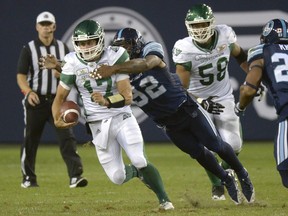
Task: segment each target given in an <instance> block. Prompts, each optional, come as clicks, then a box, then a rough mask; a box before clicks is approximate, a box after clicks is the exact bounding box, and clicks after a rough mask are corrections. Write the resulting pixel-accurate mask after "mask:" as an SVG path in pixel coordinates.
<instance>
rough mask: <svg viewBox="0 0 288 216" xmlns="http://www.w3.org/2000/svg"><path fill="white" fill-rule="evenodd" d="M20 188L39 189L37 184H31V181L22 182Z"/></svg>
mask: <svg viewBox="0 0 288 216" xmlns="http://www.w3.org/2000/svg"><path fill="white" fill-rule="evenodd" d="M21 187H22V188H31V187H39V185H38V184H37V182H32V181H29V180H24V181H23V182H22V183H21Z"/></svg>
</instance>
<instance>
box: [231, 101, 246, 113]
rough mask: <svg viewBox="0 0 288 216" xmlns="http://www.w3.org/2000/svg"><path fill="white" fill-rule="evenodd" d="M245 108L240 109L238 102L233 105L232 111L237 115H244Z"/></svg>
mask: <svg viewBox="0 0 288 216" xmlns="http://www.w3.org/2000/svg"><path fill="white" fill-rule="evenodd" d="M245 110H246V109H241V108H240V107H239V102H238V103H237V104H236V105H235V107H234V112H235V113H236V115H237V116H244V112H245Z"/></svg>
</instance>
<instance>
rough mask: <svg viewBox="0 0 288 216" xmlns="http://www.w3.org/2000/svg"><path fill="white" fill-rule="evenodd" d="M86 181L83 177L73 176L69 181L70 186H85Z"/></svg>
mask: <svg viewBox="0 0 288 216" xmlns="http://www.w3.org/2000/svg"><path fill="white" fill-rule="evenodd" d="M87 184H88V181H87V179H86V178H84V177H73V178H71V181H70V188H76V187H85V186H86V185H87Z"/></svg>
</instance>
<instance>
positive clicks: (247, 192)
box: [239, 169, 255, 203]
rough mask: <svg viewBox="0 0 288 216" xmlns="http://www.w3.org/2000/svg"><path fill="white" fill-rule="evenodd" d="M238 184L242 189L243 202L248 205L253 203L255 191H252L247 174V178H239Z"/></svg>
mask: <svg viewBox="0 0 288 216" xmlns="http://www.w3.org/2000/svg"><path fill="white" fill-rule="evenodd" d="M245 170H246V169H245ZM246 172H247V171H246ZM239 182H240V185H241V188H242V193H243V195H244V198H245V200H246V201H247V202H248V203H253V202H254V201H255V190H254V187H253V184H252V182H251V180H250V178H249V175H248V173H247V176H246V177H245V178H240V177H239Z"/></svg>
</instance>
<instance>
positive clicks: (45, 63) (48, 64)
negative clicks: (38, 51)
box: [38, 54, 59, 69]
mask: <svg viewBox="0 0 288 216" xmlns="http://www.w3.org/2000/svg"><path fill="white" fill-rule="evenodd" d="M38 64H39V66H40V69H55V68H56V67H57V64H59V62H58V60H57V58H56V57H55V56H54V55H52V54H48V55H47V56H41V57H40V58H39V62H38Z"/></svg>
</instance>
